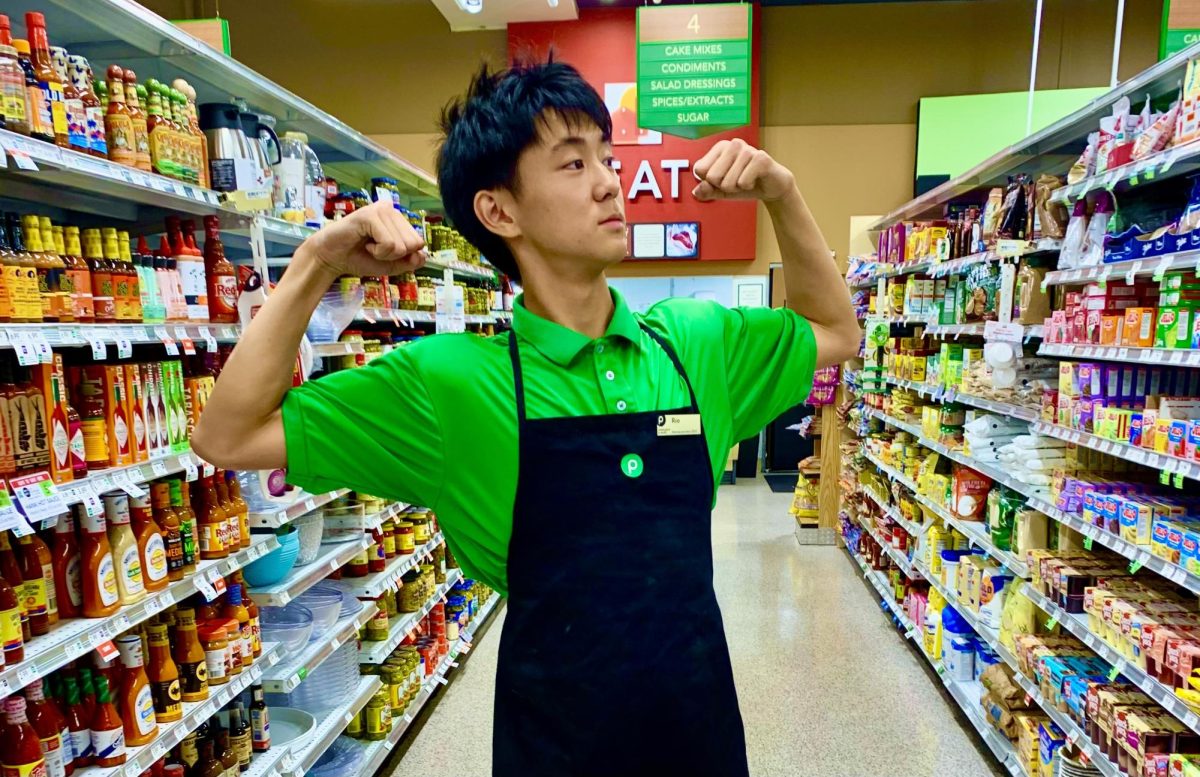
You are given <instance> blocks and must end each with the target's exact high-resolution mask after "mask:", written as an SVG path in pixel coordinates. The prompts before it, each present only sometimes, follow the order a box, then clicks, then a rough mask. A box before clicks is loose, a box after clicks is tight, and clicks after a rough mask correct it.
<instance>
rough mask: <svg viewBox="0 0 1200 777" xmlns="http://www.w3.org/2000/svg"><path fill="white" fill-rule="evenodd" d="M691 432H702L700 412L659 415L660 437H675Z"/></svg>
mask: <svg viewBox="0 0 1200 777" xmlns="http://www.w3.org/2000/svg"><path fill="white" fill-rule="evenodd" d="M689 434H700V414H699V413H686V414H683V415H660V416H659V417H658V436H659V437H675V436H678V435H689Z"/></svg>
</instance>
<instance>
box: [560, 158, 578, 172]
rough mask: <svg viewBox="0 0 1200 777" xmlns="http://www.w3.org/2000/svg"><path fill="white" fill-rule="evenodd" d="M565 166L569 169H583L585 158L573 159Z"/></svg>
mask: <svg viewBox="0 0 1200 777" xmlns="http://www.w3.org/2000/svg"><path fill="white" fill-rule="evenodd" d="M564 167H565V168H566V169H568V170H582V169H583V160H582V159H572V160H571V161H570V162H567V164H566V165H564Z"/></svg>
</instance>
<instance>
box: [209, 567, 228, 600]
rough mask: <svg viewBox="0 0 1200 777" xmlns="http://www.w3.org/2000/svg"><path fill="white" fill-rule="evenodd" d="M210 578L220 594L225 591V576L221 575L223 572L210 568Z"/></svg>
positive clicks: (215, 589) (214, 588)
mask: <svg viewBox="0 0 1200 777" xmlns="http://www.w3.org/2000/svg"><path fill="white" fill-rule="evenodd" d="M208 580H209V582H210V583H212V587H213V590H214V591H216V592H217V593H218V594H223V593H225V578H223V577H221V573H220V572H219V571H217V570H216V569H210V570H209V572H208Z"/></svg>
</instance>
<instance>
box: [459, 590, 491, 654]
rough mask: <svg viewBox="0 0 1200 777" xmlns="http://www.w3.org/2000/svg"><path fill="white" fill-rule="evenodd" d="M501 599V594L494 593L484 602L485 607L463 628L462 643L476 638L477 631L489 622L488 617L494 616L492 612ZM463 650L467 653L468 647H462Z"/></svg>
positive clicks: (460, 640)
mask: <svg viewBox="0 0 1200 777" xmlns="http://www.w3.org/2000/svg"><path fill="white" fill-rule="evenodd" d="M500 599H501V596H500V594H498V593H493V594H492V598H490V599H488V600H487V601H486V602H484V604H483V609H481V610H480V611H479V612H478V613H476V614H475V617H474V618H472V619H471V622H470V623H468V624H467V625H466V627H465V628H464V629H463V630H462V633H461V635H460V636H459V639H458V641H459V643H460V644H464V643H465V644H466V645H470V644H471V641H472V640H473V639H475V632H476V631H479V629H481V628H483V624H484V623H487V621H488V619H489V618H491V617H492V613H493V612H494V611H495V609H496V608H497V607H499V606H500ZM462 652H464V653H465V652H467V651H466V649H462Z"/></svg>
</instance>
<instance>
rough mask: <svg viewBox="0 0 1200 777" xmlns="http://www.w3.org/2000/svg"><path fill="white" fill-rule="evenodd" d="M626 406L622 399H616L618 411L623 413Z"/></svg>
mask: <svg viewBox="0 0 1200 777" xmlns="http://www.w3.org/2000/svg"><path fill="white" fill-rule="evenodd" d="M627 407H629V406H628V405H626V404H625V400H623V399H618V400H617V410H619V411H620V412H622V413H624V412H625V408H627Z"/></svg>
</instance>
